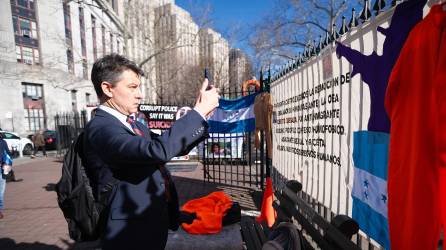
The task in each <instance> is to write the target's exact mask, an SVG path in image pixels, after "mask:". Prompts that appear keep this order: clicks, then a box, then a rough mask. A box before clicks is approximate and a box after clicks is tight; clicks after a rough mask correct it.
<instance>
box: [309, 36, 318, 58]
mask: <svg viewBox="0 0 446 250" xmlns="http://www.w3.org/2000/svg"><path fill="white" fill-rule="evenodd" d="M310 46H311V56H315V55H317V53H318V51H317V48H316V41H315V40H313V41H312V42H311V45H310Z"/></svg>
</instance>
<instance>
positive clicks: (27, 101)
mask: <svg viewBox="0 0 446 250" xmlns="http://www.w3.org/2000/svg"><path fill="white" fill-rule="evenodd" d="M22 95H23V108H24V112H25V124H26V129H27V131H37V130H39V129H43V128H45V127H46V119H45V102H44V98H43V86H42V85H40V84H33V83H22Z"/></svg>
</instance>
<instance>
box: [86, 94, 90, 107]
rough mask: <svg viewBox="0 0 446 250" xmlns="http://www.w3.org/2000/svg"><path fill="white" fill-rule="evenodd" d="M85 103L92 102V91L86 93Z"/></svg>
mask: <svg viewBox="0 0 446 250" xmlns="http://www.w3.org/2000/svg"><path fill="white" fill-rule="evenodd" d="M85 103H86V104H87V105H88V104H90V93H85Z"/></svg>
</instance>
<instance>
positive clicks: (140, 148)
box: [88, 111, 208, 169]
mask: <svg viewBox="0 0 446 250" xmlns="http://www.w3.org/2000/svg"><path fill="white" fill-rule="evenodd" d="M114 129H115V130H113V128H112V126H108V127H102V128H100V129H97V130H94V131H91V133H89V135H88V137H89V138H88V139H89V140H90V141H91V142H94V145H95V147H96V149H97V150H98V151H99V152H100V154H101V155H102V157H103V158H104V160H105V161H108V162H109V163H110V165H111V166H113V167H114V168H118V169H119V168H125V167H126V166H139V165H141V166H147V165H148V164H163V163H166V162H168V161H170V160H171V159H172V158H173V157H175V156H177V155H179V154H180V153H181V152H185V151H187V150H188V149H190V148H191V146H193V145H195V144H197V143H199V142H200V141H202V140H203V139H204V138H205V137H206V136H207V130H208V124H207V122H206V121H205V120H203V118H202V117H201V116H200V115H199V114H198V113H197V112H196V111H191V112H189V113H188V114H187V115H185V116H184V117H182V118H181V119H179V120H177V121H176V122H175V123H174V124H173V125H172V127H171V128H170V129H168V130H166V131H165V132H164V133H163V134H161V135H160V136H157V137H153V138H151V140H149V139H147V138H144V137H141V136H136V135H132V134H130V133H129V132H127V131H126V130H124V129H122V130H119V131H120V132H118V133H116V128H114Z"/></svg>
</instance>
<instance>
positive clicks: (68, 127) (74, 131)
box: [54, 110, 88, 156]
mask: <svg viewBox="0 0 446 250" xmlns="http://www.w3.org/2000/svg"><path fill="white" fill-rule="evenodd" d="M54 121H55V124H56V133H57V136H56V143H57V155H59V156H60V155H64V154H65V152H66V151H67V150H68V148H69V147H70V145H71V143H72V142H73V141H74V140H75V139H76V138H77V136H78V135H79V134H80V133H81V132H82V131H83V130H84V127H85V125H86V124H87V122H88V117H87V112H86V111H85V110H83V111H81V112H80V113H78V112H72V113H63V114H57V115H56V116H55V117H54Z"/></svg>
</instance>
